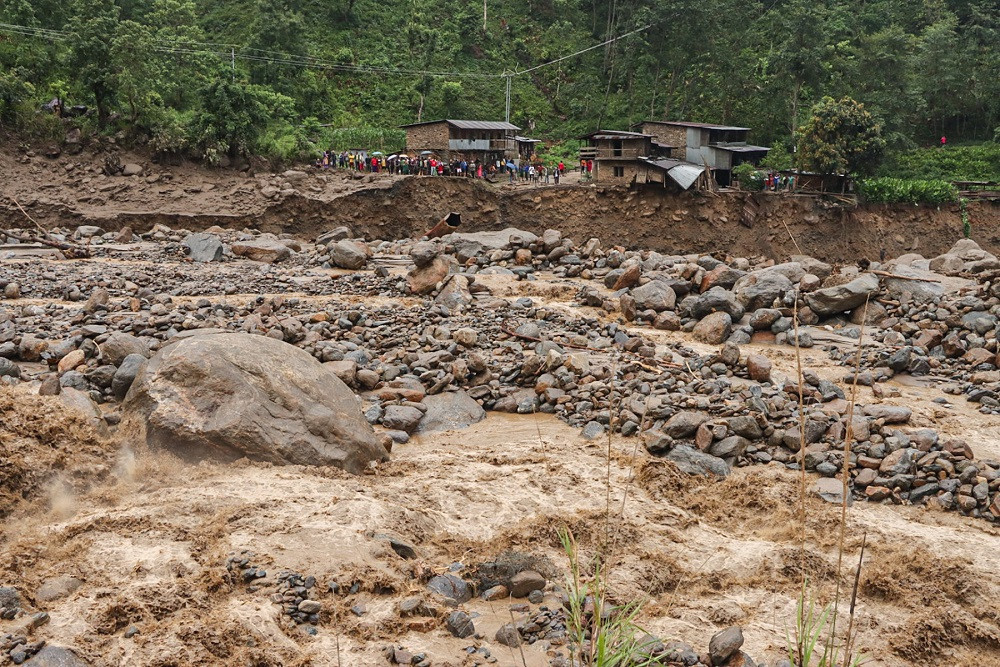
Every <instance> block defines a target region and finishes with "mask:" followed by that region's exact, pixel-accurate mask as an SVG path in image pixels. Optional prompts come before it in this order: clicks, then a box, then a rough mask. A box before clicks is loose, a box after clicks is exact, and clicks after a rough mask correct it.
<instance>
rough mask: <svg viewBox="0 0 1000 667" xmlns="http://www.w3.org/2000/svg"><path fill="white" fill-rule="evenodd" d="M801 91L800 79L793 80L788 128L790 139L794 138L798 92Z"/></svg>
mask: <svg viewBox="0 0 1000 667" xmlns="http://www.w3.org/2000/svg"><path fill="white" fill-rule="evenodd" d="M801 92H802V81H801V80H800V79H796V80H795V91H794V92H793V93H792V117H791V123H790V125H789V130H790V132H791V135H792V139H794V138H795V130H796V129H798V128H796V124H797V122H798V118H799V93H801Z"/></svg>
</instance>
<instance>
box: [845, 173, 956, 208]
mask: <svg viewBox="0 0 1000 667" xmlns="http://www.w3.org/2000/svg"><path fill="white" fill-rule="evenodd" d="M857 187H858V191H859V194H860V195H861V197H862V198H864V199H865V201H868V202H870V203H873V204H948V203H951V202H954V201H957V200H958V190H957V189H956V188H955V186H954V185H952V184H951V183H949V182H947V181H940V180H931V181H924V180H918V179H905V178H890V177H882V178H870V179H866V180H862V181H858V183H857Z"/></svg>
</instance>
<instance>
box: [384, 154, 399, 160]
mask: <svg viewBox="0 0 1000 667" xmlns="http://www.w3.org/2000/svg"><path fill="white" fill-rule="evenodd" d="M398 157H399V156H398V155H390V156H389V157H387V158H386V160H395V159H397V158H398Z"/></svg>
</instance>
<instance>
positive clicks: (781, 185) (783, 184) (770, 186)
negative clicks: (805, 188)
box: [764, 171, 795, 192]
mask: <svg viewBox="0 0 1000 667" xmlns="http://www.w3.org/2000/svg"><path fill="white" fill-rule="evenodd" d="M764 189H765V190H771V191H773V192H777V191H779V190H789V191H790V190H794V189H795V176H794V175H792V174H789V175H788V176H784V175H782V174H779V173H776V172H773V171H771V172H768V173H767V174H765V175H764Z"/></svg>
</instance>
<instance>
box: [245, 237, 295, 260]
mask: <svg viewBox="0 0 1000 667" xmlns="http://www.w3.org/2000/svg"><path fill="white" fill-rule="evenodd" d="M232 250H233V254H234V255H236V256H237V257H245V258H247V259H252V260H253V261H255V262H265V263H267V264H274V263H275V262H281V261H283V260H286V259H288V258H289V257H291V256H292V251H291V249H290V248H289V247H288V246H286V245H285V244H283V243H279V242H278V241H277V239H270V238H265V237H262V238H259V239H256V240H254V241H240V242H238V243H234V244H233V246H232Z"/></svg>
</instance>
